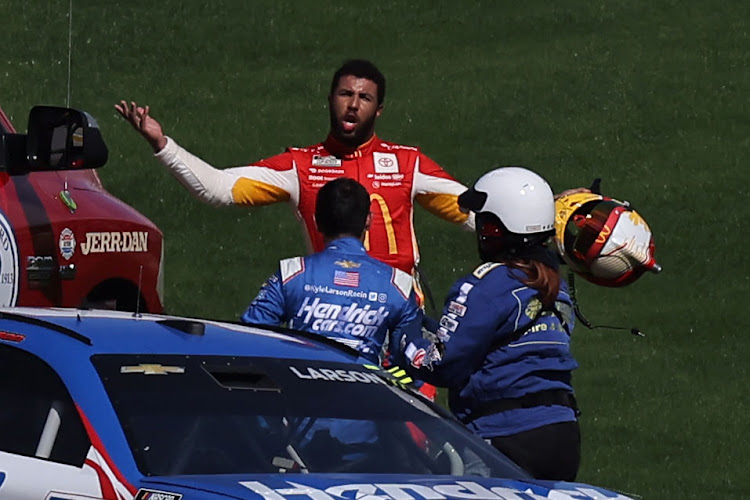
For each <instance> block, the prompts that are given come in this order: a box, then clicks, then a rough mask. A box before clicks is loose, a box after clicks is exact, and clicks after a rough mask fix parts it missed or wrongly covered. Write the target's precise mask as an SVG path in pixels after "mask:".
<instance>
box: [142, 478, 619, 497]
mask: <svg viewBox="0 0 750 500" xmlns="http://www.w3.org/2000/svg"><path fill="white" fill-rule="evenodd" d="M143 489H144V494H142V495H141V496H136V498H149V497H153V495H148V494H147V493H148V492H147V491H146V490H149V491H152V492H160V493H162V494H166V495H169V494H172V495H174V496H161V497H160V498H165V499H169V500H178V499H180V498H182V495H185V497H186V498H188V497H191V498H222V497H224V498H238V499H250V498H252V499H257V498H263V499H266V500H284V499H294V500H304V499H311V500H335V499H340V498H346V499H352V500H354V499H356V500H387V499H393V500H442V499H453V498H455V499H459V498H460V499H483V500H502V499H507V500H511V499H512V500H537V499H554V500H580V499H598V500H604V499H607V500H609V499H617V500H627V499H629V498H631V497H628V496H625V495H623V494H620V493H615V492H613V491H609V490H605V489H603V488H598V487H595V486H590V485H587V484H582V483H564V482H551V481H536V480H524V481H519V480H511V479H494V478H482V477H452V476H413V475H365V474H294V475H291V474H284V475H282V474H275V475H274V474H262V475H261V474H250V475H223V476H170V477H166V476H165V477H151V478H149V479H148V480H146V481H143ZM198 491H202V492H204V494H203V496H198V493H197V492H198Z"/></svg>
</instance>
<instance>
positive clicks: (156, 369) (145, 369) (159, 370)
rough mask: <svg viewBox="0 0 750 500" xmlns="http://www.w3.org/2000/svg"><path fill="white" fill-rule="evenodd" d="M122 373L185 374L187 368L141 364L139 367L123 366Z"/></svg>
mask: <svg viewBox="0 0 750 500" xmlns="http://www.w3.org/2000/svg"><path fill="white" fill-rule="evenodd" d="M120 373H142V374H144V375H167V374H168V373H185V368H184V367H182V366H164V365H154V364H140V365H138V366H121V367H120Z"/></svg>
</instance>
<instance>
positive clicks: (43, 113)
mask: <svg viewBox="0 0 750 500" xmlns="http://www.w3.org/2000/svg"><path fill="white" fill-rule="evenodd" d="M106 160H107V149H106V146H105V145H104V141H103V139H102V137H101V132H100V131H99V129H98V126H97V124H96V122H95V121H94V119H93V118H92V117H91V116H90V115H88V114H87V113H84V112H81V111H78V110H73V109H68V108H56V107H50V106H36V107H34V108H32V110H31V112H30V113H29V122H28V133H26V134H22V133H17V132H16V130H15V128H14V127H13V125H12V124H11V122H10V120H9V119H8V117H7V116H6V115H5V113H3V111H2V109H0V306H16V305H21V306H67V307H81V306H86V307H99V308H103V307H106V308H112V309H119V310H128V311H135V310H138V311H148V312H156V313H159V312H163V299H162V289H163V277H162V270H163V235H162V233H161V231H160V230H159V228H158V227H156V226H155V225H154V224H153V223H152V222H151V221H150V220H148V219H147V218H146V217H145V216H143V215H142V214H140V213H139V212H138V211H136V210H135V209H134V208H133V207H131V206H129V205H127V204H125V203H124V202H123V201H121V200H119V199H118V198H116V197H114V196H112V195H111V194H110V193H109V192H107V191H106V189H104V187H103V186H102V183H101V181H100V179H99V176H98V175H97V173H96V170H94V169H95V168H98V167H101V166H102V165H104V163H105V162H106Z"/></svg>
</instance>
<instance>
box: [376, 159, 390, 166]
mask: <svg viewBox="0 0 750 500" xmlns="http://www.w3.org/2000/svg"><path fill="white" fill-rule="evenodd" d="M378 165H380V166H381V167H384V168H389V167H392V166H393V159H391V158H380V159H379V160H378Z"/></svg>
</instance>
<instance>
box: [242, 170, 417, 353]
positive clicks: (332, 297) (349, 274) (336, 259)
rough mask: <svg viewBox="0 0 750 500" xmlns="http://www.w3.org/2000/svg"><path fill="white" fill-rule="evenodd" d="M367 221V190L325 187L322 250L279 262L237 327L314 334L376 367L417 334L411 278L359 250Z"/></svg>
mask: <svg viewBox="0 0 750 500" xmlns="http://www.w3.org/2000/svg"><path fill="white" fill-rule="evenodd" d="M370 220H371V215H370V196H369V194H368V192H367V190H366V189H365V188H364V186H362V185H361V184H359V183H358V182H357V181H355V180H353V179H350V178H346V177H342V178H339V179H336V180H333V181H330V182H328V183H326V184H325V185H324V186H323V187H322V188H321V189H320V191H319V192H318V195H317V199H316V206H315V222H316V224H317V226H318V230H319V231H320V232H321V233H322V235H323V238H324V240H325V248H324V249H323V250H322V251H320V252H318V253H314V254H312V255H308V256H306V257H293V258H290V259H284V260H282V261H281V262H280V263H279V269H278V271H277V272H276V273H275V274H273V275H272V276H271V277H270V278H269V279H268V280H267V281H266V282H265V283H264V284H263V286H262V287H261V289H260V292H259V293H258V295H257V296H256V297H255V299H254V300H253V301H252V303H251V304H250V305H249V307H248V308H247V310H246V311H245V312H244V314H242V316H241V320H242V321H243V322H245V323H254V324H265V325H282V324H285V323H286V324H287V326H289V327H290V328H295V329H297V330H304V331H308V332H313V333H319V334H320V335H324V336H326V337H330V338H333V339H335V340H337V341H339V342H342V343H344V344H347V345H349V346H350V347H353V348H354V349H356V350H358V351H359V352H360V353H361V355H362V356H363V357H365V358H367V359H368V360H369V361H371V362H372V363H375V364H377V365H381V364H382V363H383V361H384V355H385V352H386V351H387V350H388V348H389V347H392V346H399V345H400V344H401V337H402V336H404V335H407V334H408V335H415V334H416V335H420V334H421V333H420V332H421V326H420V325H421V321H422V310H421V309H420V308H419V306H418V304H417V298H416V292H415V290H414V286H413V283H414V281H413V278H412V276H411V275H410V274H408V273H406V272H404V271H401V270H400V269H396V268H394V267H391V266H389V265H388V264H384V263H382V262H380V261H379V260H376V259H374V258H372V257H370V256H369V255H367V252H366V250H365V247H364V246H363V243H362V241H363V238H364V234H365V231H366V230H367V228H368V227H369V223H370Z"/></svg>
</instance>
